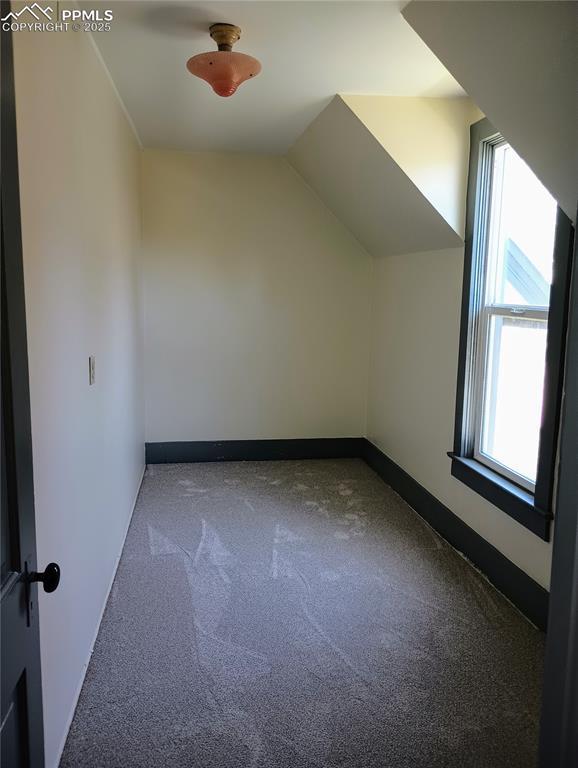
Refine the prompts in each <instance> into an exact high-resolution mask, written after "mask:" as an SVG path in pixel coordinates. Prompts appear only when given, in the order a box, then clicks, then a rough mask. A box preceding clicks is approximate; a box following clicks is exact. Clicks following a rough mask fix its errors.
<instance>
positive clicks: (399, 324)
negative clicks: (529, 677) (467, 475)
mask: <svg viewBox="0 0 578 768" xmlns="http://www.w3.org/2000/svg"><path fill="white" fill-rule="evenodd" d="M463 261H464V253H463V248H456V249H451V250H447V251H430V252H426V253H415V254H404V255H402V256H390V257H383V258H377V259H376V260H375V271H374V278H373V298H372V306H373V308H372V323H371V325H372V339H371V366H370V376H369V399H368V426H367V435H368V437H369V439H370V440H371V441H372V442H373V443H375V444H376V445H378V446H379V447H380V448H381V449H382V450H383V451H384V453H386V454H387V455H388V456H389V457H390V458H391V459H393V461H395V462H396V463H397V464H399V466H401V467H402V468H403V469H405V471H406V472H408V473H409V474H410V475H411V476H412V477H413V478H415V480H417V481H418V482H419V483H421V485H423V486H424V487H425V488H426V489H427V490H428V491H430V493H432V494H433V495H434V496H435V497H436V498H437V499H439V500H440V501H441V502H443V503H444V504H445V505H446V506H447V507H449V508H450V509H451V510H452V512H454V513H455V514H456V515H457V516H458V517H460V518H461V519H462V520H463V521H464V522H466V523H467V524H468V525H469V526H470V527H471V528H473V529H474V530H475V531H476V532H477V533H479V534H480V535H481V536H483V537H484V538H485V539H486V540H487V541H489V542H490V543H491V544H493V545H494V546H495V547H496V548H497V549H498V550H499V551H500V552H502V553H503V554H504V555H506V557H508V558H509V559H510V560H511V561H512V562H514V563H515V564H516V565H517V566H518V567H519V568H521V569H522V570H523V571H525V572H526V573H527V574H529V575H530V576H531V577H532V578H533V579H535V581H537V582H538V583H539V584H541V585H542V586H544V587H548V584H549V577H550V562H551V544H549V543H547V542H544V541H542V540H541V539H539V538H538V537H537V536H535V535H534V534H533V533H531V532H530V531H528V530H527V529H526V528H524V527H523V526H521V525H520V524H519V523H517V522H516V521H515V520H513V519H512V518H510V517H508V515H506V514H504V512H502V511H501V510H499V509H497V508H496V507H494V506H492V505H491V504H489V503H488V502H486V501H485V500H484V499H483V498H482V497H481V496H479V495H478V494H476V493H474V491H472V490H470V489H469V488H468V487H466V486H465V485H464V484H463V483H460V482H459V481H458V480H456V479H455V478H453V477H452V476H451V474H450V459H449V458H448V456H447V455H446V453H447V451H448V450H451V449H452V446H453V429H454V409H455V393H456V379H457V363H458V342H459V331H460V303H461V290H462V272H463Z"/></svg>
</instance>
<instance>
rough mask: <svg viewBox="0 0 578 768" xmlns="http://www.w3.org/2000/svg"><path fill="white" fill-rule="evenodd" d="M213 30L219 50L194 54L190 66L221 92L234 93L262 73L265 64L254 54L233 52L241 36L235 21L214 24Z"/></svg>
mask: <svg viewBox="0 0 578 768" xmlns="http://www.w3.org/2000/svg"><path fill="white" fill-rule="evenodd" d="M209 33H210V35H211V37H212V38H213V40H214V41H215V42H216V43H217V46H218V50H217V51H213V52H211V53H199V54H198V55H197V56H192V57H191V58H190V59H189V60H188V61H187V69H188V70H189V72H190V73H191V74H192V75H196V76H197V77H200V78H201V79H202V80H206V81H207V83H209V85H210V86H211V87H212V89H213V90H214V91H215V93H216V94H217V95H218V96H232V95H233V94H234V93H235V91H236V90H237V88H238V87H239V86H240V85H241V83H244V82H245V80H249V78H251V77H256V76H257V75H258V74H259V72H260V71H261V64H260V62H258V61H257V59H254V58H253V57H252V56H247V55H246V54H245V53H234V52H233V45H234V44H235V43H236V42H237V40H238V39H239V38H240V37H241V30H240V29H239V27H236V26H235V25H234V24H213V25H212V26H211V27H210V28H209Z"/></svg>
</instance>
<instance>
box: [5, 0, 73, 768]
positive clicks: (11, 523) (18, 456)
mask: <svg viewBox="0 0 578 768" xmlns="http://www.w3.org/2000/svg"><path fill="white" fill-rule="evenodd" d="M1 9H2V13H1V15H2V16H5V15H6V13H8V11H9V10H10V7H9V3H6V2H2V3H1ZM0 35H1V42H0V45H1V60H2V63H1V67H2V68H1V78H2V126H1V128H2V134H1V136H2V167H1V170H2V192H1V197H2V205H1V229H2V239H1V243H2V246H1V247H2V252H1V336H2V339H1V343H2V347H1V354H2V369H1V388H2V417H1V418H2V421H1V432H2V445H1V451H2V507H1V518H2V530H1V542H2V570H1V574H0V607H1V620H2V685H1V688H2V691H1V694H2V701H1V720H0V741H1V761H0V762H1V765H2V768H42V767H43V766H44V740H43V729H42V689H41V678H40V645H39V633H38V599H37V594H38V593H37V590H38V585H37V584H36V583H35V582H36V581H42V582H43V586H44V589H45V590H46V591H49V592H50V591H53V590H54V589H56V587H57V586H58V582H59V578H60V571H59V569H58V566H57V565H55V564H54V563H51V565H50V566H49V567H48V568H47V569H46V571H44V573H37V572H36V538H35V523H34V491H33V481H32V441H31V434H30V398H29V388H28V355H27V345H26V313H25V304H24V276H23V266H22V242H21V233H20V196H19V186H18V155H17V142H16V114H15V101H14V70H13V60H12V38H11V34H10V32H4V31H2V32H0Z"/></svg>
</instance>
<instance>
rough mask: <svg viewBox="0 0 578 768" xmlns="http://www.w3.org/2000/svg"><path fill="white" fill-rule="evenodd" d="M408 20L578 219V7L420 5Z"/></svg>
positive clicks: (408, 11)
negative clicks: (577, 207)
mask: <svg viewBox="0 0 578 768" xmlns="http://www.w3.org/2000/svg"><path fill="white" fill-rule="evenodd" d="M403 15H404V17H405V18H406V20H407V21H408V22H409V23H410V24H411V26H412V27H413V28H414V29H415V31H416V32H417V34H418V35H419V36H420V37H421V38H422V39H423V40H424V42H425V43H426V44H427V45H428V46H429V48H430V49H431V50H432V51H433V52H434V53H435V54H436V56H437V57H438V58H439V59H440V61H442V62H443V64H444V65H445V66H446V67H447V68H448V69H449V71H450V72H451V73H452V75H453V76H454V77H455V78H456V80H458V82H459V83H460V84H461V85H462V86H463V88H465V90H466V92H467V93H468V94H469V95H470V96H471V98H472V99H474V100H475V101H476V103H477V104H479V106H480V108H481V109H482V110H483V111H484V113H485V114H486V115H487V116H488V118H489V119H490V121H491V122H492V124H493V125H495V126H496V128H497V129H498V130H500V131H501V132H502V133H503V135H504V136H505V138H506V139H507V140H508V141H509V142H510V144H511V145H512V146H513V147H514V149H515V150H516V151H517V152H518V154H519V155H520V156H521V157H522V158H523V159H524V160H525V161H526V162H527V163H528V165H529V166H530V167H531V168H532V170H533V171H534V173H535V174H536V175H537V176H538V178H539V179H540V180H541V181H542V183H543V184H544V186H545V187H546V188H547V189H548V190H549V191H550V193H551V194H552V195H553V196H554V197H555V198H556V200H557V201H558V203H559V205H560V207H561V208H562V209H563V210H564V211H565V213H566V214H567V215H568V216H569V217H570V218H572V219H574V218H575V215H576V202H577V199H578V110H577V109H576V72H577V71H578V69H577V64H578V62H577V59H578V47H577V46H576V39H575V36H576V23H577V21H578V3H576V2H553V1H552V0H548V1H547V2H539V1H536V2H502V3H500V2H494V3H490V2H486V1H485V0H484V1H482V2H478V1H477V0H472V2H451V1H450V2H447V1H441V2H440V1H438V0H427V2H420V1H419V0H414V2H411V3H410V4H409V5H408V6H406V7H405V8H404V10H403Z"/></svg>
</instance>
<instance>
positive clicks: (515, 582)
mask: <svg viewBox="0 0 578 768" xmlns="http://www.w3.org/2000/svg"><path fill="white" fill-rule="evenodd" d="M351 458H360V459H364V460H365V462H366V463H367V464H368V465H369V466H370V467H371V468H372V469H373V470H374V471H375V472H376V473H377V474H378V475H379V476H380V477H381V478H382V480H384V481H385V482H386V483H387V484H388V485H390V486H391V487H392V488H393V490H394V491H396V492H397V493H399V495H400V496H401V497H402V498H403V499H405V501H406V502H407V503H408V504H409V505H410V506H411V507H413V509H415V511H416V512H417V513H418V514H419V515H420V516H421V517H423V519H424V520H426V521H427V522H428V523H429V524H430V525H431V526H432V528H435V530H436V531H437V532H438V533H439V534H440V536H442V537H443V538H444V539H445V540H446V541H447V542H448V543H449V544H451V545H452V547H455V549H457V550H459V551H460V552H462V553H463V554H464V555H465V556H466V557H467V558H468V560H470V561H471V562H472V563H473V564H474V565H475V566H476V567H477V568H479V569H480V570H481V571H482V573H484V574H485V575H486V576H487V577H488V579H489V580H490V581H491V582H492V584H494V586H495V587H496V588H497V589H499V590H500V592H502V593H503V594H504V595H505V596H506V597H507V598H508V599H509V600H510V601H511V602H512V603H513V604H514V605H515V606H516V607H517V608H518V609H519V610H520V611H521V612H522V613H523V614H524V615H525V616H527V617H528V618H529V619H530V621H532V622H533V623H534V624H535V625H536V626H537V627H539V628H540V629H541V630H543V631H545V630H546V625H547V620H548V598H549V595H548V592H547V591H546V590H545V589H544V588H543V587H541V586H540V585H539V584H537V583H536V582H535V581H534V580H533V579H532V578H530V576H528V575H527V574H526V573H524V571H522V570H521V569H520V568H518V567H517V566H516V565H514V563H512V562H511V561H510V560H508V558H507V557H505V555H503V554H502V553H501V552H500V551H499V550H497V549H496V548H495V547H494V546H493V545H492V544H490V543H489V542H487V541H486V540H485V539H484V538H483V537H482V536H480V535H479V534H478V533H476V532H475V531H474V530H473V529H472V528H470V527H469V526H468V525H466V523H464V522H463V521H462V520H460V518H459V517H458V516H457V515H455V514H454V513H453V512H452V511H451V510H450V509H448V507H446V506H445V505H444V504H442V503H441V501H438V499H436V498H435V496H433V495H432V494H431V493H430V492H429V491H427V490H426V489H425V488H424V487H423V486H422V485H420V484H419V483H418V482H417V481H416V480H414V479H413V477H411V475H409V474H408V473H407V472H406V471H405V470H403V469H402V468H401V467H399V466H398V465H397V464H396V463H395V462H394V461H392V460H391V459H390V458H388V457H387V456H386V455H385V454H384V453H383V452H382V451H380V450H379V448H377V447H376V446H375V445H373V443H371V442H370V441H369V440H366V439H365V438H364V437H328V438H312V439H297V440H219V441H213V440H207V441H193V442H190V441H186V442H170V443H147V444H146V462H147V464H181V463H189V462H197V461H276V460H282V459H351Z"/></svg>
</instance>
